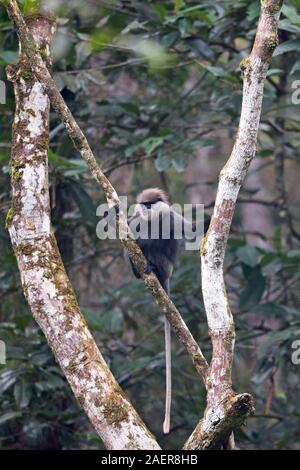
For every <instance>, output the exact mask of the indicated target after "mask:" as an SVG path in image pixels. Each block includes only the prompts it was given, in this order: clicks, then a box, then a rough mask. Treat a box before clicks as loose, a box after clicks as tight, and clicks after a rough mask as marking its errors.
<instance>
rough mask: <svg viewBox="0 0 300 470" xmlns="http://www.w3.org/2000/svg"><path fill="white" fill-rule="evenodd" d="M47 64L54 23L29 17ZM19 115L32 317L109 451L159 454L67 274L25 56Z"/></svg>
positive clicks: (21, 261) (22, 254) (12, 219)
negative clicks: (53, 222) (97, 340)
mask: <svg viewBox="0 0 300 470" xmlns="http://www.w3.org/2000/svg"><path fill="white" fill-rule="evenodd" d="M27 25H28V28H29V29H30V31H31V32H32V34H33V37H34V42H35V45H36V47H37V48H38V49H39V50H43V51H44V58H45V66H46V65H49V62H50V60H49V58H50V55H49V46H50V41H51V37H52V35H53V33H54V29H55V28H54V24H53V21H52V20H50V19H47V18H45V17H39V16H38V15H35V16H33V17H32V18H28V19H27ZM8 77H9V79H10V80H11V81H13V84H14V91H15V97H16V111H15V119H14V124H13V142H12V153H11V183H12V208H11V209H10V211H9V213H8V218H7V225H8V228H9V233H10V237H11V241H12V245H13V249H14V253H15V255H16V258H17V261H18V266H19V270H20V273H21V281H22V286H23V290H24V293H25V296H26V298H27V301H28V304H29V306H30V308H31V310H32V313H33V316H34V318H35V320H36V321H37V323H38V324H39V325H40V327H41V329H42V330H43V332H44V334H45V336H46V338H47V341H48V343H49V345H50V346H51V348H52V351H53V353H54V355H55V357H56V359H57V361H58V362H59V364H60V366H61V368H62V371H63V373H64V374H65V376H66V378H67V380H68V382H69V384H70V386H71V388H72V390H73V392H74V395H75V397H76V398H77V400H78V402H79V403H80V404H81V405H82V407H83V408H84V410H85V411H86V413H87V415H88V417H89V418H90V421H91V423H92V424H93V426H94V428H95V430H96V431H97V432H98V434H99V436H100V437H101V438H102V440H103V442H104V444H105V445H106V447H107V448H109V449H159V446H158V444H157V442H156V441H155V439H154V437H153V436H152V435H151V434H150V432H149V431H148V430H147V429H146V427H145V425H144V424H143V422H142V421H141V419H140V417H139V416H138V414H137V413H136V411H135V410H134V408H133V407H132V405H131V404H130V402H129V401H128V400H127V398H126V396H125V395H124V394H123V392H122V390H121V389H120V387H119V385H118V383H117V381H116V380H115V378H114V377H113V375H112V374H111V372H110V370H109V368H108V366H107V365H106V362H105V361H104V359H103V357H102V355H101V353H100V351H99V349H98V348H97V345H96V343H95V340H94V338H93V337H92V335H91V333H90V331H89V329H88V327H87V325H86V322H85V320H84V318H83V316H82V315H81V313H80V309H79V306H78V304H77V301H76V297H75V294H74V292H73V290H72V286H71V284H70V281H69V279H68V277H67V274H66V272H65V269H64V266H63V263H62V261H61V257H60V254H59V251H58V249H57V245H56V240H55V237H54V235H53V233H52V231H51V226H50V201H49V187H48V138H49V108H50V103H49V98H48V95H47V93H46V88H45V85H44V84H43V83H40V82H38V81H37V80H36V78H35V76H34V74H33V73H32V71H31V69H30V66H29V64H28V61H27V57H26V55H25V54H24V53H23V52H22V53H21V55H20V60H19V63H18V64H17V65H16V66H11V67H9V68H8Z"/></svg>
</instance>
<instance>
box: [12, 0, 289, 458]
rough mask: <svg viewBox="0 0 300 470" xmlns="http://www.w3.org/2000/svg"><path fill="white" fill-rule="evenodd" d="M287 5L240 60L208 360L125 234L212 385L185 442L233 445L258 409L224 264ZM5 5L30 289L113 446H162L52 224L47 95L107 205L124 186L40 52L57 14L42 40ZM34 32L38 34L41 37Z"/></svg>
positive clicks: (208, 254) (267, 3)
mask: <svg viewBox="0 0 300 470" xmlns="http://www.w3.org/2000/svg"><path fill="white" fill-rule="evenodd" d="M281 4H282V1H281V0H262V1H261V16H260V21H259V25H258V30H257V34H256V39H255V43H254V47H253V49H252V52H251V55H250V56H249V58H247V59H246V60H244V61H243V62H242V64H241V68H242V70H243V73H244V94H243V106H242V111H241V120H240V126H239V132H238V135H237V139H236V142H235V145H234V149H233V152H232V154H231V157H230V159H229V160H228V162H227V164H226V166H225V168H224V169H223V171H222V172H221V175H220V182H219V188H218V193H217V199H216V204H215V209H214V213H213V217H212V221H211V224H210V228H209V231H208V234H207V236H206V237H205V238H204V240H203V243H202V248H201V257H202V290H203V297H204V303H205V309H206V314H207V319H208V325H209V331H210V335H211V339H212V345H213V355H212V360H211V364H210V366H208V363H207V361H206V359H205V358H204V356H203V354H202V352H201V349H200V348H199V346H198V344H197V343H196V341H195V340H194V338H193V336H192V335H191V333H190V331H189V330H188V328H187V327H186V325H185V323H184V321H183V320H182V318H181V316H180V313H179V312H178V310H177V309H176V307H175V305H174V304H173V302H172V301H171V300H170V299H169V298H168V296H167V295H166V293H165V292H164V290H163V289H162V287H161V286H160V284H159V282H158V280H157V278H156V276H155V275H154V274H153V273H151V274H146V273H145V272H144V268H145V266H146V260H145V258H144V256H143V254H142V252H141V250H140V249H139V248H138V246H137V244H136V243H135V242H134V240H131V239H130V238H123V239H122V243H123V245H124V246H125V248H126V249H127V250H128V253H129V256H130V258H131V259H132V261H133V263H134V265H135V267H136V269H137V271H138V272H139V273H140V274H141V277H142V279H143V280H144V282H145V284H146V286H147V287H148V288H149V290H150V291H151V293H152V295H153V296H154V298H155V300H156V301H157V303H158V304H159V306H160V307H161V309H162V311H163V312H164V313H165V315H166V317H167V318H168V320H169V322H170V324H171V326H172V328H173V330H174V331H175V333H176V335H177V337H178V339H179V341H180V342H181V343H182V344H183V345H184V346H185V347H186V350H187V351H188V353H189V354H190V356H191V358H192V360H193V362H194V365H195V367H196V370H197V372H198V373H199V374H200V375H201V377H202V378H203V381H204V384H205V386H206V389H207V407H206V410H205V414H204V417H203V419H202V420H201V421H200V422H199V424H198V425H197V427H196V429H195V431H194V432H193V433H192V435H191V436H190V438H189V439H188V441H187V443H186V444H185V448H186V449H212V448H214V449H215V448H220V447H222V446H223V447H226V446H227V442H228V439H229V436H230V434H231V433H232V431H233V430H234V429H236V428H237V427H238V426H240V425H241V423H242V422H243V421H244V419H245V418H246V417H247V416H248V415H249V414H250V413H251V412H252V411H253V401H252V397H251V396H250V395H249V394H246V393H245V394H241V395H236V394H235V393H234V392H233V390H232V383H231V369H232V360H233V350H234V338H235V331H234V323H233V318H232V314H231V311H230V307H229V303H228V299H227V296H226V291H225V283H224V279H223V263H224V256H225V249H226V243H227V239H228V235H229V230H230V226H231V221H232V217H233V213H234V209H235V203H236V199H237V196H238V192H239V189H240V187H241V185H242V183H243V181H244V178H245V176H246V173H247V170H248V167H249V164H250V162H251V160H252V158H253V157H254V155H255V151H256V140H257V132H258V125H259V120H260V113H261V103H262V96H263V81H264V79H265V77H266V73H267V70H268V67H269V64H270V62H271V57H272V52H273V50H274V48H275V46H276V45H277V25H278V18H279V12H280V8H281ZM6 7H7V10H8V13H9V15H10V17H11V19H12V20H13V22H14V24H15V27H16V30H17V33H18V36H19V39H20V42H21V45H22V50H23V53H22V55H21V59H20V63H19V64H18V66H17V67H13V68H10V70H9V76H10V78H11V80H13V81H14V86H15V93H16V98H17V110H16V118H15V123H14V136H13V151H12V190H13V207H12V209H11V210H10V211H9V214H8V226H9V231H10V236H11V239H12V243H13V247H14V251H15V253H16V256H17V260H18V264H19V268H20V272H21V278H22V284H23V289H24V292H25V295H26V297H27V299H28V302H29V305H30V307H31V310H32V312H33V314H34V316H35V318H36V320H37V321H38V323H39V324H40V326H41V328H42V329H43V331H44V333H45V335H46V337H47V340H48V342H49V344H50V346H51V347H52V349H53V351H54V354H55V356H56V358H57V359H58V361H59V363H60V365H61V367H62V370H63V372H64V374H65V375H66V377H67V379H68V381H69V383H70V385H71V387H72V389H73V391H74V393H75V396H76V397H77V399H78V401H79V402H80V403H81V404H82V406H83V407H84V409H85V410H86V412H87V414H88V416H89V417H90V420H91V422H92V424H93V425H94V427H95V429H96V431H97V432H98V433H99V435H100V436H101V437H102V439H103V441H104V443H105V445H106V446H107V447H109V448H112V449H159V446H158V444H157V443H156V441H155V440H154V438H153V437H152V436H151V435H150V434H149V432H148V431H147V429H146V428H145V426H144V425H143V423H142V422H141V421H140V418H139V417H138V415H137V414H136V412H135V410H134V409H133V408H132V406H131V405H130V403H129V402H128V400H127V399H126V398H125V397H124V395H123V394H122V393H121V390H120V388H119V386H118V384H117V383H116V381H115V379H114V377H113V376H112V374H111V372H110V371H109V369H108V368H107V366H106V364H105V362H104V360H103V358H102V356H101V354H100V352H99V350H98V349H97V347H96V344H95V342H94V340H93V338H92V336H91V334H90V332H89V330H88V328H87V326H86V324H85V322H84V319H83V317H82V316H81V314H80V311H79V307H78V305H77V302H76V299H75V296H74V293H73V291H72V288H71V285H70V283H69V280H68V278H67V275H66V273H65V270H64V267H63V265H62V263H61V259H60V255H59V253H58V250H57V247H56V242H55V239H54V237H53V234H52V233H51V230H50V217H49V195H48V180H47V145H48V113H49V102H48V98H47V96H46V95H48V96H49V98H50V101H51V104H52V106H53V108H54V109H55V111H56V112H57V113H58V115H59V116H60V118H61V120H62V121H63V122H64V124H65V126H66V129H67V131H68V133H69V135H70V137H71V139H72V140H73V142H74V145H75V147H76V148H77V149H78V151H79V152H80V153H81V155H82V157H83V158H84V159H85V160H86V162H87V163H88V166H89V168H90V170H91V173H92V175H93V176H94V178H95V179H96V181H97V182H98V183H99V184H100V186H101V187H102V189H103V191H104V193H105V195H106V197H107V200H108V203H109V204H110V205H112V204H116V203H118V202H119V199H118V196H117V193H116V191H115V189H114V188H113V186H112V185H111V183H110V182H109V180H108V179H107V178H106V176H105V175H104V174H103V172H102V171H101V169H100V168H99V166H98V164H97V161H96V159H95V157H94V155H93V153H92V151H91V149H90V147H89V144H88V142H87V140H86V138H85V136H84V134H83V133H82V131H81V129H80V128H79V126H78V124H77V123H76V121H75V119H74V117H73V116H72V114H71V112H70V110H69V109H68V107H67V105H66V104H65V102H64V100H63V98H62V96H61V95H60V93H59V91H58V90H57V87H56V85H55V82H54V81H53V79H52V77H51V74H50V73H49V70H48V68H47V64H45V62H44V61H43V59H42V57H41V52H42V53H43V56H44V55H46V56H47V55H48V51H49V47H48V46H49V42H50V36H51V34H52V32H53V31H52V30H51V24H52V23H51V21H50V23H49V20H46V19H45V18H44V19H42V18H40V21H41V24H43V25H45V29H43V28H41V29H42V31H43V34H42V37H39V34H38V32H37V31H35V29H34V28H33V27H32V25H29V26H30V28H28V27H27V26H26V23H25V22H24V19H23V17H22V15H21V14H20V11H19V9H18V5H17V2H16V1H15V0H10V1H7V2H6ZM35 19H36V21H37V18H36V17H35ZM47 31H48V33H47ZM32 32H34V33H35V35H34V36H35V37H34V40H33V37H32ZM39 41H42V42H41V43H40V42H39ZM119 225H120V228H121V232H122V233H127V230H128V227H127V223H126V219H125V216H124V214H123V213H122V211H120V216H119ZM231 447H232V442H231Z"/></svg>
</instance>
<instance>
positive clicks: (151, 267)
mask: <svg viewBox="0 0 300 470" xmlns="http://www.w3.org/2000/svg"><path fill="white" fill-rule="evenodd" d="M154 270H155V266H154V265H153V264H151V263H147V265H146V266H145V268H144V273H145V274H150V273H152V272H153V271H154Z"/></svg>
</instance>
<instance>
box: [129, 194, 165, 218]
mask: <svg viewBox="0 0 300 470" xmlns="http://www.w3.org/2000/svg"><path fill="white" fill-rule="evenodd" d="M136 202H137V205H136V208H135V212H139V213H140V215H141V216H142V217H143V218H149V217H153V216H155V214H159V212H163V211H166V210H168V208H169V206H170V203H169V200H168V197H167V195H166V193H165V192H164V191H163V190H162V189H159V188H149V189H144V191H142V192H141V193H139V194H138V195H137V198H136Z"/></svg>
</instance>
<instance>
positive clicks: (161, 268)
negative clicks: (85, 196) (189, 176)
mask: <svg viewBox="0 0 300 470" xmlns="http://www.w3.org/2000/svg"><path fill="white" fill-rule="evenodd" d="M136 200H137V204H136V206H135V210H134V213H133V215H132V217H130V218H129V219H128V225H129V227H130V229H132V231H133V232H134V230H133V229H135V230H137V231H138V228H139V226H141V225H143V227H144V229H145V227H146V228H147V230H146V232H147V233H144V232H141V233H140V236H139V237H137V238H136V243H137V244H138V246H139V247H140V249H141V250H142V252H143V254H144V256H145V258H146V259H147V262H148V264H147V267H146V270H145V272H146V273H150V272H151V271H152V272H154V273H155V274H156V276H157V278H158V280H159V282H160V284H161V286H162V287H163V289H164V290H165V291H166V293H167V294H168V295H169V284H170V277H171V275H172V272H173V267H174V264H175V261H176V257H177V254H178V248H179V240H178V239H176V238H175V233H176V234H178V233H179V232H180V233H181V234H182V235H185V236H188V234H189V232H191V234H192V235H194V233H193V230H194V225H193V224H192V223H190V222H188V221H187V220H186V219H184V218H183V217H182V216H181V215H180V214H178V213H177V212H174V211H173V210H172V209H171V207H170V203H169V201H168V198H167V196H166V194H165V192H164V191H163V190H161V189H159V188H149V189H145V190H144V191H142V192H141V193H140V194H138V196H137V199H136ZM152 223H156V224H157V227H158V231H157V232H156V236H155V237H154V238H153V237H152V238H151V236H152V232H151V224H152ZM165 224H167V227H168V237H166V236H165V235H166V233H165V232H164V230H163V228H164V227H165V226H166V225H165ZM204 225H205V227H204V228H205V230H206V228H207V227H208V223H207V222H206V223H205V224H204ZM149 234H151V235H150V236H149ZM124 256H125V259H126V261H127V263H128V265H129V266H130V267H131V269H132V272H133V273H134V275H135V276H136V277H137V278H140V277H141V276H140V274H139V273H138V271H137V270H136V269H135V267H134V265H133V263H132V262H131V260H130V258H129V256H128V254H127V252H125V253H124ZM165 351H166V404H165V420H164V424H163V431H164V433H165V434H167V433H168V432H169V431H170V412H171V393H172V384H171V382H172V377H171V329H170V324H169V322H168V320H167V319H166V318H165Z"/></svg>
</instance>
